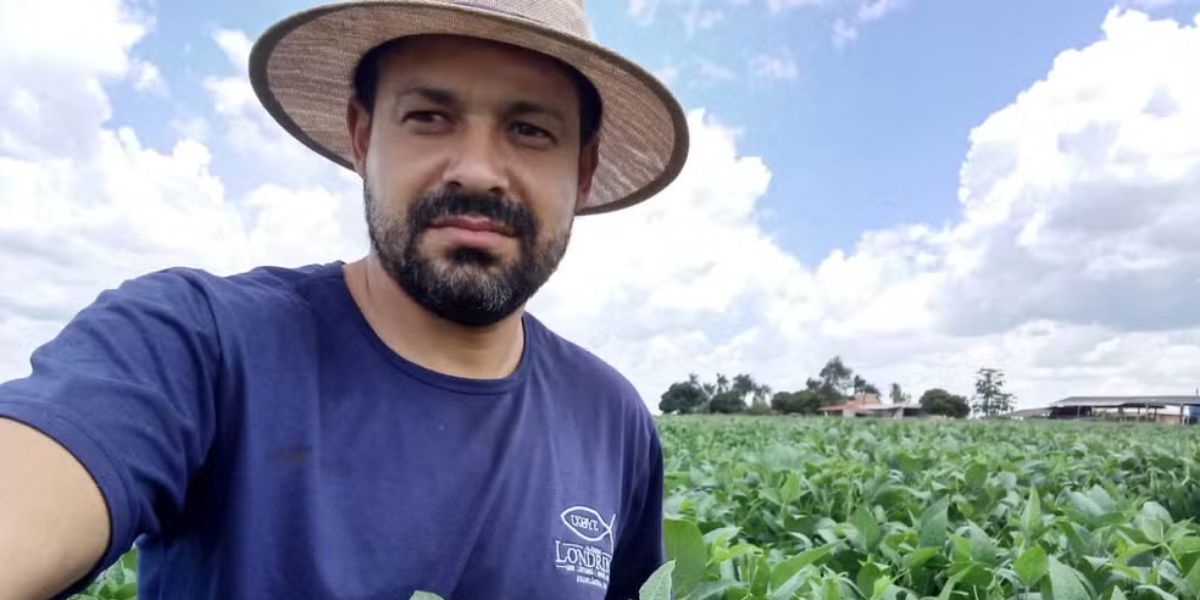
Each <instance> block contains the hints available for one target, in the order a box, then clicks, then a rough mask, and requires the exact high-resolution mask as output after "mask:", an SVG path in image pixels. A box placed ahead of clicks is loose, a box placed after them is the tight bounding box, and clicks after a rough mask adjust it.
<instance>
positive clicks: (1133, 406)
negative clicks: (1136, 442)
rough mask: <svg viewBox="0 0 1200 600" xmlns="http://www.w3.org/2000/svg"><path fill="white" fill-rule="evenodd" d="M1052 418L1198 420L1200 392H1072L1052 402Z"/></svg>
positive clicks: (1193, 421) (1180, 421)
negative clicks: (1146, 394)
mask: <svg viewBox="0 0 1200 600" xmlns="http://www.w3.org/2000/svg"><path fill="white" fill-rule="evenodd" d="M1047 410H1049V413H1048V414H1047V415H1046V416H1047V417H1048V418H1051V419H1105V420H1117V421H1154V422H1159V423H1187V422H1189V421H1190V422H1192V423H1195V422H1196V418H1197V417H1198V416H1200V396H1071V397H1070V398H1063V399H1062V400H1059V401H1057V402H1055V403H1053V404H1051V405H1050V406H1049V407H1048V408H1047Z"/></svg>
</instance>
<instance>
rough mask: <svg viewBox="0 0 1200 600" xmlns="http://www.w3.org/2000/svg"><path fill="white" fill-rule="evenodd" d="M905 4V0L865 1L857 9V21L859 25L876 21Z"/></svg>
mask: <svg viewBox="0 0 1200 600" xmlns="http://www.w3.org/2000/svg"><path fill="white" fill-rule="evenodd" d="M905 2H906V0H866V1H865V2H863V3H862V4H861V5H859V7H858V13H857V16H858V20H859V22H861V23H867V22H870V21H878V20H879V19H882V18H883V17H885V16H887V15H888V14H889V13H892V12H895V11H896V10H897V9H899V8H900V7H901V6H903V5H904V4H905Z"/></svg>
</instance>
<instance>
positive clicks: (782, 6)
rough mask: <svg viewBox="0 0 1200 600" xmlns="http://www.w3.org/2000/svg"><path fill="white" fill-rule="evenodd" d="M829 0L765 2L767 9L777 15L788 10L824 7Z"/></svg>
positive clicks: (768, 0) (775, 0) (774, 0)
mask: <svg viewBox="0 0 1200 600" xmlns="http://www.w3.org/2000/svg"><path fill="white" fill-rule="evenodd" d="M828 3H829V0H767V8H768V9H769V10H770V11H771V12H773V13H777V12H780V11H784V10H787V9H789V8H807V7H814V6H825V5H826V4H828Z"/></svg>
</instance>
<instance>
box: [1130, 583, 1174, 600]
mask: <svg viewBox="0 0 1200 600" xmlns="http://www.w3.org/2000/svg"><path fill="white" fill-rule="evenodd" d="M1135 589H1138V590H1146V591H1148V592H1153V593H1154V594H1155V595H1157V596H1158V597H1159V598H1162V600H1179V598H1178V597H1176V596H1175V595H1174V594H1171V593H1168V592H1167V590H1164V589H1162V588H1160V587H1158V586H1157V585H1139V586H1137V588H1135Z"/></svg>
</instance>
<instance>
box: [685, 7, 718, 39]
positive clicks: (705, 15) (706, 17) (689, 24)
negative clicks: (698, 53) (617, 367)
mask: <svg viewBox="0 0 1200 600" xmlns="http://www.w3.org/2000/svg"><path fill="white" fill-rule="evenodd" d="M681 18H682V20H683V29H684V31H685V32H686V33H687V36H688V37H692V36H693V35H695V34H696V33H697V32H700V31H705V30H708V29H712V28H713V27H716V26H717V24H718V23H720V22H721V21H723V20H725V12H724V11H722V10H719V9H715V8H704V7H703V5H701V4H700V3H695V4H692V6H691V7H690V8H689V9H688V11H687V12H686V13H684V14H683V16H682V17H681Z"/></svg>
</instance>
